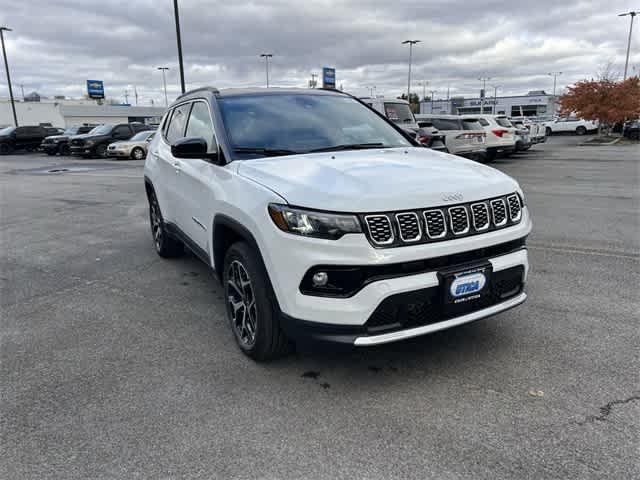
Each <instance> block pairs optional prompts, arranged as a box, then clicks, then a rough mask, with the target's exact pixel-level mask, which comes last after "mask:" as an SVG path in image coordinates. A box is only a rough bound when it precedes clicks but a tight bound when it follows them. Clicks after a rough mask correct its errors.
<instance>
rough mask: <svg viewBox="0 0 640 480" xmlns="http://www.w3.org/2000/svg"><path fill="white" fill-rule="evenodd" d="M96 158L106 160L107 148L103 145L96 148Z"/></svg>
mask: <svg viewBox="0 0 640 480" xmlns="http://www.w3.org/2000/svg"><path fill="white" fill-rule="evenodd" d="M96 157H98V158H107V146H106V145H105V144H104V143H103V144H102V145H98V146H97V147H96Z"/></svg>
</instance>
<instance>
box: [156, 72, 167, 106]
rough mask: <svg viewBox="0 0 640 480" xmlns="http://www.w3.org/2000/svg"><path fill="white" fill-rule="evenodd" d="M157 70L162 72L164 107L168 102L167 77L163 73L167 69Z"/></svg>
mask: <svg viewBox="0 0 640 480" xmlns="http://www.w3.org/2000/svg"><path fill="white" fill-rule="evenodd" d="M158 70H160V71H161V72H162V85H164V106H165V107H168V106H169V100H168V99H167V77H166V76H165V72H166V71H167V70H169V67H158Z"/></svg>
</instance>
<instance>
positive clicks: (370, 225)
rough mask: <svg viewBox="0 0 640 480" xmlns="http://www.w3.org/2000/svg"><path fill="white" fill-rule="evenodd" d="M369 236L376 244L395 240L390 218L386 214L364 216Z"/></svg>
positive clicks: (384, 243)
mask: <svg viewBox="0 0 640 480" xmlns="http://www.w3.org/2000/svg"><path fill="white" fill-rule="evenodd" d="M364 220H365V223H366V224H367V230H368V232H369V238H370V239H371V240H372V241H373V242H374V243H375V244H376V245H390V244H392V243H393V241H394V240H395V237H394V234H393V227H392V226H391V220H389V217H388V216H387V215H367V216H365V217H364Z"/></svg>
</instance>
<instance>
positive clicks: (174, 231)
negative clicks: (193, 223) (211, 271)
mask: <svg viewBox="0 0 640 480" xmlns="http://www.w3.org/2000/svg"><path fill="white" fill-rule="evenodd" d="M164 226H165V228H166V229H167V232H168V233H169V235H171V236H172V237H175V238H177V239H178V240H180V241H181V242H182V243H184V244H185V245H186V246H187V248H188V249H189V250H191V251H192V252H193V253H194V255H195V256H196V257H198V258H199V259H200V260H202V261H203V262H204V263H205V264H206V265H207V266H208V267H209V268H211V258H210V257H209V254H208V253H207V252H206V251H205V250H203V249H202V248H200V247H199V246H198V245H197V244H196V242H194V241H193V240H191V238H189V236H188V235H187V234H186V233H184V232H183V231H182V230H181V229H180V227H178V226H177V225H176V224H175V223H171V222H167V223H165V224H164Z"/></svg>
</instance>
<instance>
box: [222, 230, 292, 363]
mask: <svg viewBox="0 0 640 480" xmlns="http://www.w3.org/2000/svg"><path fill="white" fill-rule="evenodd" d="M222 279H223V286H224V295H225V303H226V310H227V319H228V320H229V325H230V326H231V330H232V331H233V335H234V337H235V339H236V343H237V344H238V346H239V347H240V350H242V352H243V353H244V354H245V355H247V356H249V357H251V358H252V359H254V360H256V361H268V360H273V359H275V358H278V357H281V356H283V355H285V354H287V353H288V352H289V351H290V350H291V343H290V342H289V340H288V339H287V337H285V335H284V333H283V332H282V329H281V328H280V321H279V318H280V309H279V307H278V302H277V300H276V298H275V295H274V294H273V290H272V289H271V284H270V283H269V280H268V277H267V273H266V271H265V269H264V266H263V264H262V262H261V261H260V259H259V257H258V255H257V253H256V252H255V251H254V250H253V249H251V248H249V246H248V245H247V244H246V243H245V242H237V243H234V244H233V245H231V247H229V249H228V250H227V252H226V254H225V258H224V271H223V276H222ZM243 282H247V283H243ZM239 284H240V285H239ZM234 285H235V286H234ZM234 305H235V308H234ZM252 312H253V313H252ZM252 315H253V322H252V321H251V316H252ZM239 316H241V319H239V318H238V317H239ZM240 322H241V324H239V323H240ZM252 323H253V326H252V325H251V324H252ZM252 329H253V334H251V333H252V332H251V330H252Z"/></svg>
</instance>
